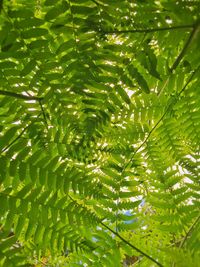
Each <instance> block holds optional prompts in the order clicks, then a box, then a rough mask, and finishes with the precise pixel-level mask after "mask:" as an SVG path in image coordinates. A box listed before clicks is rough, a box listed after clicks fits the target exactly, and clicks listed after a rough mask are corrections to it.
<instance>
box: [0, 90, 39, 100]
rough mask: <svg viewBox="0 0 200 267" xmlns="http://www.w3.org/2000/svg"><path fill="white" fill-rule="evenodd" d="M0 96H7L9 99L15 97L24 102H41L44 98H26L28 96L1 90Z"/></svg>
mask: <svg viewBox="0 0 200 267" xmlns="http://www.w3.org/2000/svg"><path fill="white" fill-rule="evenodd" d="M0 95H5V96H9V97H14V98H18V99H24V100H36V101H41V100H42V99H43V97H37V96H26V95H21V94H18V93H14V92H10V91H4V90H0Z"/></svg>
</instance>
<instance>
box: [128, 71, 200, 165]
mask: <svg viewBox="0 0 200 267" xmlns="http://www.w3.org/2000/svg"><path fill="white" fill-rule="evenodd" d="M199 68H200V66H199V67H198V68H197V69H196V70H194V71H193V73H192V74H191V76H190V78H189V79H188V81H187V82H186V84H185V85H184V87H183V88H182V90H181V91H180V92H179V94H178V96H177V99H176V100H175V102H172V103H171V104H169V105H168V106H167V107H166V109H165V112H164V113H163V115H162V116H161V117H160V119H159V120H158V121H157V123H156V124H155V125H154V127H153V128H152V129H151V130H150V132H149V133H148V135H147V137H146V138H145V140H144V141H143V142H142V144H141V145H140V146H139V147H138V148H137V149H136V150H135V152H134V153H133V155H132V157H131V158H130V160H129V161H128V163H127V164H126V165H125V166H124V168H123V170H125V169H126V168H127V166H128V165H129V164H130V163H131V162H132V161H133V158H134V156H135V154H136V153H137V152H138V151H139V150H140V149H141V148H142V147H143V146H144V144H146V142H147V141H148V139H149V138H150V136H151V134H152V133H153V132H154V130H155V129H156V128H157V126H158V125H159V124H160V123H161V121H162V120H163V119H164V117H165V116H166V114H167V113H168V111H169V110H170V109H171V107H172V106H173V105H174V104H175V103H176V102H177V101H178V97H179V96H180V95H181V94H182V93H183V91H184V90H185V89H186V88H187V86H188V84H189V83H190V82H191V81H192V79H193V77H194V75H195V74H196V73H197V71H198V70H199Z"/></svg>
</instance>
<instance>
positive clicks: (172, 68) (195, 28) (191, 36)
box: [170, 24, 199, 73]
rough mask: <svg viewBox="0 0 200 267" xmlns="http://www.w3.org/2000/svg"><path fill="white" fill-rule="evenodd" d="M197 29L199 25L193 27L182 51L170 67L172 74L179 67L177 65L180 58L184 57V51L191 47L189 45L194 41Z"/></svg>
mask: <svg viewBox="0 0 200 267" xmlns="http://www.w3.org/2000/svg"><path fill="white" fill-rule="evenodd" d="M198 29H199V24H196V25H194V27H193V30H192V32H191V33H190V36H189V38H188V40H187V42H186V43H185V45H184V47H183V49H182V50H181V52H180V54H179V55H178V57H177V59H176V60H175V62H174V64H173V65H172V67H171V68H170V72H171V73H172V72H173V71H174V70H175V69H176V68H177V67H178V65H179V63H180V62H181V60H182V58H183V57H184V55H185V54H186V51H187V50H188V48H189V46H190V45H191V43H192V42H193V40H194V37H195V35H196V33H197V31H198Z"/></svg>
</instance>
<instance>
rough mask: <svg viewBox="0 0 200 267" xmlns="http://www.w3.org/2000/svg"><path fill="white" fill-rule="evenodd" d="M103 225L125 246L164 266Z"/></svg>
mask: <svg viewBox="0 0 200 267" xmlns="http://www.w3.org/2000/svg"><path fill="white" fill-rule="evenodd" d="M101 224H102V225H103V226H104V227H105V228H107V229H108V230H109V231H110V232H112V233H113V234H114V235H116V236H117V237H118V238H119V239H121V240H122V241H123V242H124V243H125V244H127V245H128V246H129V247H131V248H133V249H134V250H136V251H137V252H138V253H140V254H142V255H143V256H145V257H146V258H148V259H149V260H151V261H153V262H154V263H156V264H157V265H158V266H160V267H163V265H162V264H161V263H159V262H158V261H157V260H155V259H154V258H152V257H151V256H149V255H148V254H146V253H145V252H143V251H142V250H140V249H139V248H137V247H135V246H134V245H132V244H131V243H130V242H128V241H127V240H126V239H124V238H123V237H122V236H121V235H120V234H118V233H117V232H115V231H114V230H112V229H111V228H110V227H109V226H107V225H106V224H104V223H103V222H101Z"/></svg>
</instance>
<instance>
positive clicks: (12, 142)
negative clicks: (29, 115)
mask: <svg viewBox="0 0 200 267" xmlns="http://www.w3.org/2000/svg"><path fill="white" fill-rule="evenodd" d="M40 115H41V113H40V114H39V115H38V117H39V116H40ZM33 123H35V121H32V122H31V123H30V124H29V125H27V126H26V127H25V128H24V129H23V130H22V131H21V133H20V134H19V135H18V136H17V137H16V138H15V139H14V140H13V141H11V142H10V143H9V144H8V145H7V146H6V147H4V148H3V149H2V151H1V153H3V152H5V151H6V150H8V148H9V147H11V146H12V145H13V144H14V143H15V142H16V141H17V140H18V139H19V138H20V137H21V136H22V135H23V134H24V132H25V131H26V130H27V129H28V128H29V127H30V126H31V125H32V124H33Z"/></svg>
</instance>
